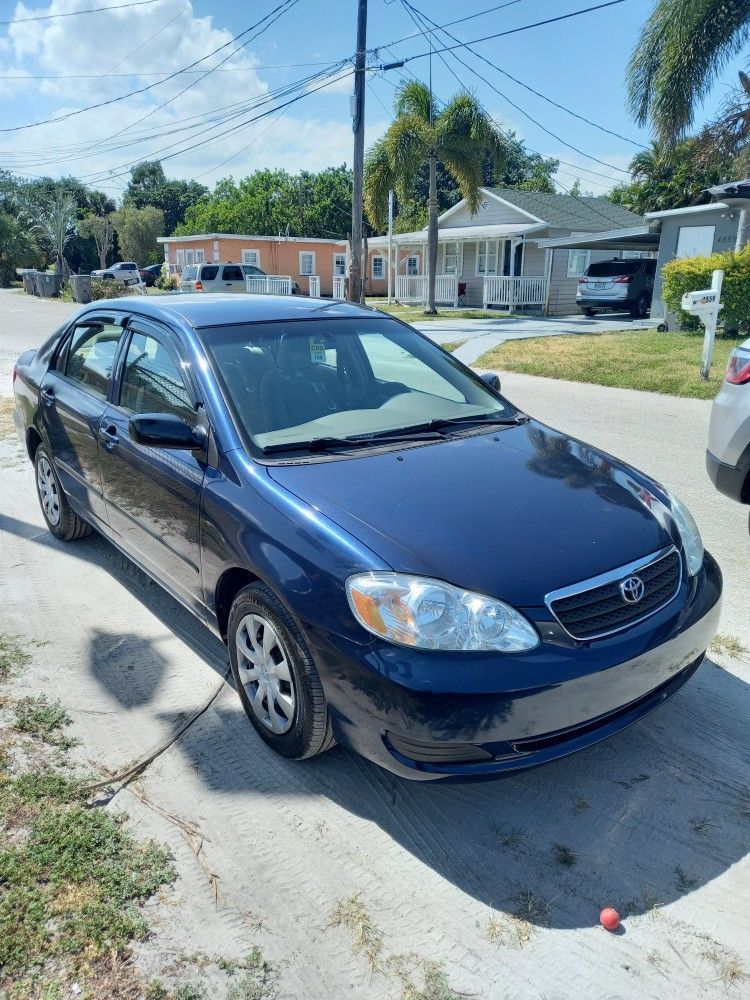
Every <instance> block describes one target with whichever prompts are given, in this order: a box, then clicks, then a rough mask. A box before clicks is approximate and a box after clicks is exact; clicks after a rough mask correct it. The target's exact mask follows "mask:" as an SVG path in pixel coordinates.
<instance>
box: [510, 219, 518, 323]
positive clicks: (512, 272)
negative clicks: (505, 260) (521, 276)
mask: <svg viewBox="0 0 750 1000" xmlns="http://www.w3.org/2000/svg"><path fill="white" fill-rule="evenodd" d="M517 246H518V240H516V239H513V237H511V240H510V295H509V299H510V301H509V302H508V311H509V312H513V308H514V306H515V304H516V247H517Z"/></svg>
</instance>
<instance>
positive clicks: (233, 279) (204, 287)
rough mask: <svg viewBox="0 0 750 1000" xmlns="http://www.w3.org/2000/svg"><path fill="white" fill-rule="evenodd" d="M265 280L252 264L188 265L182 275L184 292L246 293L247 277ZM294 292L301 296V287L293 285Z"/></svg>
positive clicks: (264, 274)
mask: <svg viewBox="0 0 750 1000" xmlns="http://www.w3.org/2000/svg"><path fill="white" fill-rule="evenodd" d="M248 275H249V276H250V277H258V278H265V276H266V272H265V271H261V269H260V268H259V267H255V266H254V265H252V264H232V263H226V264H222V263H214V264H188V266H187V267H185V268H184V269H183V271H182V274H181V275H180V289H181V290H182V291H183V292H246V291H247V286H246V284H245V277H246V276H248ZM292 291H293V293H294V294H295V295H299V285H298V284H297V282H296V281H295V282H293V283H292Z"/></svg>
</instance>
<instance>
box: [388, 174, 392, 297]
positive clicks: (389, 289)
mask: <svg viewBox="0 0 750 1000" xmlns="http://www.w3.org/2000/svg"><path fill="white" fill-rule="evenodd" d="M392 301H393V191H389V192H388V305H390V304H391V302H392Z"/></svg>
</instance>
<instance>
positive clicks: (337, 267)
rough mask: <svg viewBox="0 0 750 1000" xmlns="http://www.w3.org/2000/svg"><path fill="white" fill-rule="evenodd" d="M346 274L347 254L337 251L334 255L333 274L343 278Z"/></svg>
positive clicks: (335, 276)
mask: <svg viewBox="0 0 750 1000" xmlns="http://www.w3.org/2000/svg"><path fill="white" fill-rule="evenodd" d="M345 275H346V254H345V253H335V254H334V255H333V276H334V278H343V277H345Z"/></svg>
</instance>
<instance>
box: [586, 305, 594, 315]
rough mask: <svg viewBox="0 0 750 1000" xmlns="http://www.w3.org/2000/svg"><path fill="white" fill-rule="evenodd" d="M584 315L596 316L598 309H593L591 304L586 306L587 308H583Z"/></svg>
mask: <svg viewBox="0 0 750 1000" xmlns="http://www.w3.org/2000/svg"><path fill="white" fill-rule="evenodd" d="M583 315H584V316H596V309H592V308H591V306H586V307H585V309H583Z"/></svg>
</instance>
